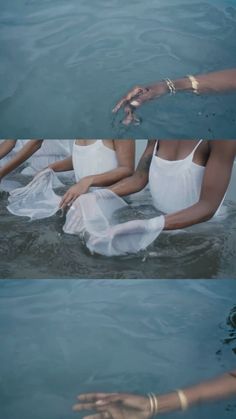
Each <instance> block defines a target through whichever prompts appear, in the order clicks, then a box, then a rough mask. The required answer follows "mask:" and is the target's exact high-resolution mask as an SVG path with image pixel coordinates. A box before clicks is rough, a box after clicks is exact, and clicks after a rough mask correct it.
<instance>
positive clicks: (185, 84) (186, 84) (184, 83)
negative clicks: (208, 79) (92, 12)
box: [173, 77, 192, 92]
mask: <svg viewBox="0 0 236 419" xmlns="http://www.w3.org/2000/svg"><path fill="white" fill-rule="evenodd" d="M173 83H174V86H175V89H176V92H185V91H189V90H192V83H191V81H190V80H189V78H188V77H184V78H182V79H177V80H174V81H173Z"/></svg>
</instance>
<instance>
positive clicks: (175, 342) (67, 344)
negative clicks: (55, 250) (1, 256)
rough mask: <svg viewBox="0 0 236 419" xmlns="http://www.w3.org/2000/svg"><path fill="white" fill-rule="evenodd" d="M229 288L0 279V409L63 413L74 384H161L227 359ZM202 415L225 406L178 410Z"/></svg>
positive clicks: (221, 368)
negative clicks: (187, 410)
mask: <svg viewBox="0 0 236 419" xmlns="http://www.w3.org/2000/svg"><path fill="white" fill-rule="evenodd" d="M235 294H236V282H234V281H222V282H221V281H210V282H209V281H197V282H196V281H178V280H177V281H175V282H173V281H159V282H158V283H157V282H156V281H136V282H135V283H134V282H133V281H125V282H123V281H76V280H75V281H73V280H70V281H68V280H64V281H62V280H58V281H47V280H45V281H34V282H32V281H23V280H21V281H1V283H0V335H1V346H0V357H1V363H0V377H1V378H0V406H1V417H4V419H21V418H24V419H32V417H33V418H34V419H45V418H46V419H47V418H50V419H65V418H67V419H70V418H73V417H76V416H75V415H74V413H71V406H72V404H73V403H74V401H75V396H76V394H78V393H80V392H85V391H86V392H91V391H95V390H96V391H97V390H101V391H127V390H129V391H130V392H135V393H136V392H137V393H146V392H150V391H154V392H157V393H162V392H166V391H169V390H172V389H175V388H179V387H183V386H188V385H191V384H193V383H197V382H200V381H202V380H205V379H208V378H209V377H214V376H216V375H218V374H221V373H223V372H225V371H227V370H230V369H233V368H235V354H234V353H233V350H232V348H233V347H234V345H233V343H232V342H225V339H226V338H227V337H229V335H230V333H231V329H232V326H230V325H228V324H227V317H228V316H229V313H230V311H231V309H232V307H233V306H235ZM219 351H220V355H219ZM229 406H230V411H228V410H229ZM32 412H33V414H32ZM209 415H211V417H214V418H215V419H233V418H234V417H235V407H234V405H233V404H232V403H228V402H225V401H224V402H222V403H215V404H213V405H210V406H201V407H199V408H196V409H193V410H190V411H189V412H187V413H186V415H185V416H184V417H186V419H188V418H189V419H199V417H201V418H203V419H209ZM176 416H178V415H176V414H174V415H170V416H167V417H170V418H175V417H176ZM77 417H80V416H77ZM181 417H182V415H181Z"/></svg>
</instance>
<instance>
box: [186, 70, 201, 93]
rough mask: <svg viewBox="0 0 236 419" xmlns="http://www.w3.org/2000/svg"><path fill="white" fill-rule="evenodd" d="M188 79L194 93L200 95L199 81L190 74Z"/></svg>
mask: <svg viewBox="0 0 236 419" xmlns="http://www.w3.org/2000/svg"><path fill="white" fill-rule="evenodd" d="M187 77H188V79H189V80H190V82H191V85H192V90H193V93H195V94H196V95H199V90H198V88H199V82H198V81H197V79H196V77H194V76H192V75H191V74H189V75H188V76H187Z"/></svg>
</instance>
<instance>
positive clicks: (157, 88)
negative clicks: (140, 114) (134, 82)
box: [112, 81, 168, 125]
mask: <svg viewBox="0 0 236 419" xmlns="http://www.w3.org/2000/svg"><path fill="white" fill-rule="evenodd" d="M166 93H168V87H167V85H166V83H165V82H164V81H163V82H159V83H157V84H153V85H150V86H146V87H142V86H136V87H134V88H133V89H131V90H130V91H129V92H128V93H127V94H126V95H125V96H124V97H123V98H122V99H121V100H120V101H119V102H118V103H117V104H116V106H115V107H114V109H113V110H112V112H113V113H117V112H118V111H119V110H120V109H121V108H124V111H125V113H126V114H129V113H130V111H132V112H131V113H134V112H133V111H134V109H136V108H138V107H140V106H141V105H143V103H145V102H147V101H149V100H153V99H157V98H159V97H161V96H163V95H165V94H166ZM128 122H129V121H128V119H127V116H126V117H125V119H124V121H123V123H125V125H128ZM131 122H133V120H132V118H130V122H129V123H131Z"/></svg>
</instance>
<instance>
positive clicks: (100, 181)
mask: <svg viewBox="0 0 236 419" xmlns="http://www.w3.org/2000/svg"><path fill="white" fill-rule="evenodd" d="M115 150H116V155H117V160H118V167H117V168H116V169H114V170H111V171H109V172H106V173H102V174H99V175H95V176H89V178H90V182H91V183H90V186H98V187H99V186H109V185H113V184H114V183H115V182H118V181H120V180H121V179H124V178H126V177H128V176H131V175H132V174H133V172H134V161H135V141H134V140H115Z"/></svg>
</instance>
